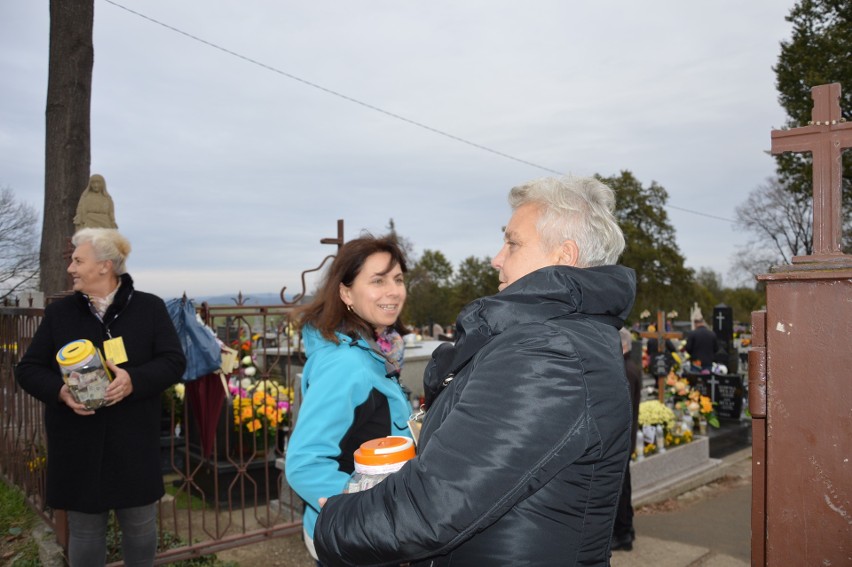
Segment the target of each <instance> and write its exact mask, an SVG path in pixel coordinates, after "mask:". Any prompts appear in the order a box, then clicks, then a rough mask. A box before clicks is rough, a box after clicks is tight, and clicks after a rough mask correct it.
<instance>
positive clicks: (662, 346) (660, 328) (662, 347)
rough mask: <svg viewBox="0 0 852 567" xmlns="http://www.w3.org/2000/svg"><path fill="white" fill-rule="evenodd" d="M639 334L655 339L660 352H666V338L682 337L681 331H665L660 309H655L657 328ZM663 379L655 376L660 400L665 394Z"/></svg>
mask: <svg viewBox="0 0 852 567" xmlns="http://www.w3.org/2000/svg"><path fill="white" fill-rule="evenodd" d="M639 336H642V337H645V338H646V339H657V352H658V353H662V352H666V339H679V338H681V337H683V333H677V332H674V331H669V332H666V315H665V313H663V312H662V311H657V330H656V331H654V332H653V333H652V332H650V331H644V332H642V333H639ZM648 355H649V356H652V355H651V353H648ZM652 360H653V358H652ZM665 380H666V377H665V376H658V377H657V393H658V394H659V397H660V401H661V402H662V401H663V398H664V394H665V389H664V388H663V383H664V382H665Z"/></svg>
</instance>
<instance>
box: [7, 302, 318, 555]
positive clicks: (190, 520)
mask: <svg viewBox="0 0 852 567" xmlns="http://www.w3.org/2000/svg"><path fill="white" fill-rule="evenodd" d="M290 311H291V307H290V306H287V305H279V306H255V305H243V304H242V298H241V297H240V298H239V299H238V304H237V305H234V306H230V307H222V306H210V307H208V306H206V305H202V306H200V307H199V313H200V315H201V316H202V319H203V320H204V321H205V322H206V324H207V325H208V326H209V327H210V328H211V329H214V330H216V331H217V332H218V336H219V337H220V339H221V340H222V341H223V343H224V344H225V345H226V346H229V345H232V344H234V343H235V341H240V343H242V342H243V341H242V340H241V337H242V339H245V338H248V340H249V341H250V345H249V348H250V354H251V355H252V356H253V358H254V360H255V361H256V363H257V364H256V369H257V373H256V374H255V375H254V376H252V377H251V382H252V383H253V384H255V385H256V384H264V386H265V388H264V389H265V390H268V391H269V390H273V389H272V388H269V386H270V385H274V386H275V387H274V391H275V392H276V399H278V400H286V409H287V414H286V415H287V417H286V419H283V420H281V422H280V423H279V424H278V425H277V426H276V427H275V428H274V429H273V428H263V429H261V430H259V431H258V432H256V433H254V434H250V435H246V432H245V429H244V428H242V427H241V426H240V425H239V424H238V423H236V420H235V413H234V401H233V396H231V395H230V392H228V391H227V388H226V387H227V381H228V379H229V378H230V379H231V382H232V383H234V382H235V380H238V379H239V378H241V376H238V373H234V374H232V375H231V376H224V375H221V374H212V375H209V376H205V377H203V378H201V379H199V380H197V381H195V382H193V383H188V384H186V385H185V393H184V394H182V395H179V393H178V392H179V389H174V388H173V389H171V390H169V391H167V392H166V393H165V394H164V404H163V416H162V421H161V423H162V426H161V430H162V431H161V469H162V471H163V482H164V485H165V488H166V492H167V494H166V496H165V497H164V498H163V499H162V500H161V501H160V505H159V529H160V535H161V549H160V551H159V552H158V555H157V560H156V563H157V564H163V563H169V562H173V561H178V560H182V559H190V558H193V557H198V556H200V555H204V554H208V553H212V552H216V551H221V550H225V549H229V548H233V547H238V546H241V545H246V544H250V543H253V542H256V541H261V540H268V539H269V538H271V537H277V536H282V535H287V534H292V533H297V532H300V531H301V501H300V500H299V498H298V497H297V496H296V495H295V494H294V493H293V492H292V491H291V490H290V489H289V487H288V486H287V483H286V480H285V476H284V473H283V468H284V466H283V463H284V459H283V457H284V453H285V451H286V447H287V440H288V438H289V427H290V425H291V424H292V423H293V421H294V419H295V415H296V412H297V408H298V406H299V402H300V400H299V399H298V397H299V387H298V377H299V370H300V367H301V366H302V365H303V362H304V357H303V355H302V354H301V349H300V345H299V342H298V340H297V339H296V340H294V339H293V337H292V336H291V335H292V329H293V324H292V321H291V320H290ZM42 315H43V310H41V309H32V308H20V307H0V423H2V432H0V446H2V451H0V475H2V477H3V479H4V480H5V481H7V482H9V483H11V484H14V485H15V486H17V487H19V488H20V489H21V490H22V491H23V492H24V494H25V495H26V498H27V501H28V503H29V505H30V506H31V508H32V509H33V510H34V511H35V512H37V513H38V514H39V515H40V516H41V518H42V519H43V520H44V521H45V522H47V524H48V525H49V526H51V527H52V528H53V529H54V530H55V532H56V534H57V541H58V543H60V545H62V546H63V547H65V546H66V544H67V530H66V529H65V524H64V514H63V513H62V511H59V510H51V509H49V508H48V507H47V506H46V504H45V499H44V494H45V466H44V465H45V459H46V438H45V432H44V420H43V416H42V413H43V408H42V406H41V403H40V402H38V401H37V400H35V399H34V398H32V397H31V396H29V395H27V394H26V393H25V392H24V391H23V390H21V389H20V388H19V387H18V385H17V384H16V383H15V379H14V365H15V364H16V363H17V362H18V360H19V359H20V356H21V355H22V354H23V353H24V352H25V351H26V349H27V347H28V346H29V343H30V341H31V338H32V336H33V333H34V332H35V330H36V328H37V327H38V324H39V323H40V321H41V318H42ZM241 354H243V353H241ZM241 429H242V430H241ZM205 431H206V433H205ZM204 435H207V439H208V441H209V442H208V443H206V444H205V443H204V442H203V441H202V436H204Z"/></svg>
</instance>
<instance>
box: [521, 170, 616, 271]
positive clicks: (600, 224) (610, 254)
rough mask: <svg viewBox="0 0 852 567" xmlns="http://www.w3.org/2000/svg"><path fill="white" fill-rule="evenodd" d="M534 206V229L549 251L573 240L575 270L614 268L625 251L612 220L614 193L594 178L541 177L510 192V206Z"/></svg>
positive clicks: (614, 220)
mask: <svg viewBox="0 0 852 567" xmlns="http://www.w3.org/2000/svg"><path fill="white" fill-rule="evenodd" d="M527 204H533V205H537V206H538V207H539V210H540V217H539V220H538V224H537V225H536V229H537V230H538V235H539V236H540V237H541V241H542V245H543V246H545V247H547V248H548V250H552V249H553V248H555V247H557V246H559V245H560V244H562V242H564V241H566V240H573V241H574V242H575V243H576V244H577V248H578V249H579V254H580V255H579V258H578V259H577V266H578V267H580V268H588V267H592V266H604V265H608V264H615V263H616V262H618V257H619V256H621V253H622V252H623V251H624V233H622V231H621V228H620V227H619V226H618V222H617V221H616V219H615V215H614V211H615V192H614V191H613V190H612V189H610V188H609V187H607V186H606V185H604V184H603V183H601V182H600V181H598V180H597V179H595V178H593V177H570V176H566V177H543V178H541V179H536V180H533V181H530V182H528V183H525V184H523V185H519V186H518V187H514V188H512V190H511V191H510V192H509V205H511V207H512V210H513V211H514V210H517V209H518V208H519V207H521V206H522V205H527Z"/></svg>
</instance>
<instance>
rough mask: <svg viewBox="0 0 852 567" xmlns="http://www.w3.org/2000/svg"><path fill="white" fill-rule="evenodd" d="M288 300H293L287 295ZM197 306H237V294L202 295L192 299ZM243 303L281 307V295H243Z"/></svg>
mask: <svg viewBox="0 0 852 567" xmlns="http://www.w3.org/2000/svg"><path fill="white" fill-rule="evenodd" d="M285 297H287V300H290V299H292V298H293V296H292V295H290V294H285ZM191 299H192V300H193V301H194V302H195V304H196V305H200V304H201V303H203V302H205V301H206V302H207V304H208V305H236V303H237V301H236V299H237V294H236V293H228V294H224V295H200V296H198V297H193V298H191ZM243 303H244V304H246V305H281V294H280V293H243Z"/></svg>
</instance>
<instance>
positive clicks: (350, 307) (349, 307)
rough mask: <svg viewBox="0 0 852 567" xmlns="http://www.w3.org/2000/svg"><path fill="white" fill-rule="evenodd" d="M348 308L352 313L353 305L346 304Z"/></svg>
mask: <svg viewBox="0 0 852 567" xmlns="http://www.w3.org/2000/svg"><path fill="white" fill-rule="evenodd" d="M346 310H347V311H349V312H350V313H352V306H351V305H347V306H346Z"/></svg>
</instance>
